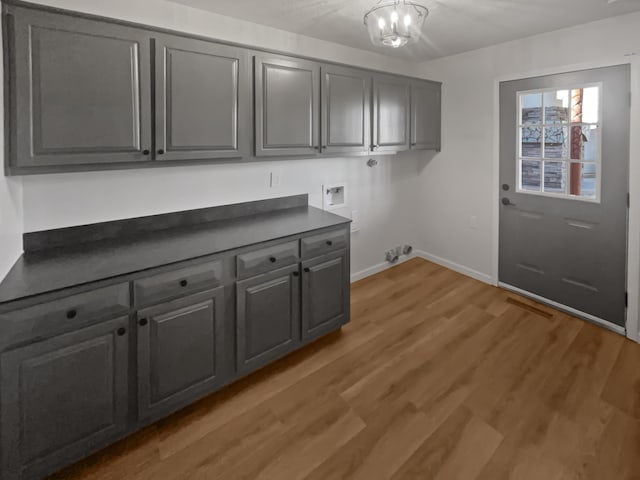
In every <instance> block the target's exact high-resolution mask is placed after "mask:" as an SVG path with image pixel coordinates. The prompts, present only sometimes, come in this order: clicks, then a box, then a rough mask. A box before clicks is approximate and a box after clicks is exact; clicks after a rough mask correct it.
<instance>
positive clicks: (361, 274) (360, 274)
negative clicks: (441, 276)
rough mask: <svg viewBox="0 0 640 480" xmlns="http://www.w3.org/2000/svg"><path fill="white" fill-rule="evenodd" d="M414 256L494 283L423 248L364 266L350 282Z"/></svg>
mask: <svg viewBox="0 0 640 480" xmlns="http://www.w3.org/2000/svg"><path fill="white" fill-rule="evenodd" d="M416 257H417V258H423V259H425V260H428V261H430V262H433V263H437V264H438V265H441V266H443V267H446V268H448V269H450V270H453V271H455V272H458V273H461V274H462V275H466V276H467V277H471V278H475V279H476V280H479V281H481V282H483V283H488V284H490V285H495V284H496V283H495V281H494V280H493V279H492V278H491V275H487V274H486V273H482V272H478V271H477V270H473V269H472V268H468V267H465V266H464V265H460V264H459V263H455V262H452V261H450V260H446V259H444V258H441V257H438V256H437V255H432V254H430V253H427V252H425V251H423V250H414V251H413V253H412V254H411V255H408V256H402V257H400V260H399V261H398V262H396V263H389V262H382V263H378V264H377V265H373V266H372V267H369V268H365V269H364V270H360V271H359V272H355V273H352V274H351V283H353V282H357V281H358V280H362V279H363V278H367V277H369V276H371V275H375V274H376V273H380V272H383V271H385V270H387V269H389V268H391V267H395V266H396V265H400V264H401V263H403V262H406V261H407V260H411V259H412V258H416Z"/></svg>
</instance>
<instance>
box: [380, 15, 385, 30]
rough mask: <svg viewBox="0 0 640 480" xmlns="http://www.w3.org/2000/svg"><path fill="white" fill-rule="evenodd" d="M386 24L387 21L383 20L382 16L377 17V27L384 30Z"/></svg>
mask: <svg viewBox="0 0 640 480" xmlns="http://www.w3.org/2000/svg"><path fill="white" fill-rule="evenodd" d="M386 24H387V22H385V21H384V18H382V17H380V18H379V19H378V27H380V30H384V27H385V25H386Z"/></svg>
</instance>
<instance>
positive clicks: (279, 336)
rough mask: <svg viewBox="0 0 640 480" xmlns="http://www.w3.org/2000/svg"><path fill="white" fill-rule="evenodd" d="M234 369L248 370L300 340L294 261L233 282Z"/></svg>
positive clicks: (297, 277)
mask: <svg viewBox="0 0 640 480" xmlns="http://www.w3.org/2000/svg"><path fill="white" fill-rule="evenodd" d="M236 314H237V318H236V322H237V332H236V338H237V341H238V345H237V370H238V373H240V374H244V373H248V372H250V371H252V370H255V369H256V368H259V367H261V366H263V365H265V364H267V363H269V362H271V361H273V360H275V359H277V358H279V357H281V356H283V355H285V354H286V353H289V352H290V351H291V350H293V349H294V348H295V347H296V346H297V345H298V344H299V343H300V276H299V267H298V264H295V265H292V266H291V267H287V268H283V269H280V270H276V271H274V272H271V273H267V274H264V275H259V276H257V277H253V278H250V279H248V280H243V281H240V282H237V312H236Z"/></svg>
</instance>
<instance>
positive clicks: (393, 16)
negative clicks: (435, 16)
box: [364, 0, 429, 48]
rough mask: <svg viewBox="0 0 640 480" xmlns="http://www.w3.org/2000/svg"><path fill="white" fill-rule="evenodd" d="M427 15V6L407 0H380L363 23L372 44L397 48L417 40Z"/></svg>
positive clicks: (367, 14)
mask: <svg viewBox="0 0 640 480" xmlns="http://www.w3.org/2000/svg"><path fill="white" fill-rule="evenodd" d="M427 15H429V10H428V9H427V7H425V6H423V5H420V4H418V3H414V2H411V1H409V0H380V1H379V2H378V3H377V4H376V5H375V6H374V7H373V8H372V9H371V10H369V11H368V12H367V13H366V14H365V16H364V24H365V25H366V27H367V30H369V37H370V38H371V42H372V43H373V44H374V45H376V46H385V47H392V48H399V47H403V46H405V45H408V44H410V43H415V42H417V41H418V39H419V38H420V33H421V31H422V26H423V25H424V21H425V19H426V18H427Z"/></svg>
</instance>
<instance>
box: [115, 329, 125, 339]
mask: <svg viewBox="0 0 640 480" xmlns="http://www.w3.org/2000/svg"><path fill="white" fill-rule="evenodd" d="M116 333H117V334H118V336H119V337H122V336H124V334H125V333H127V329H126V328H124V327H120V328H119V329H118V330H117V332H116Z"/></svg>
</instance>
